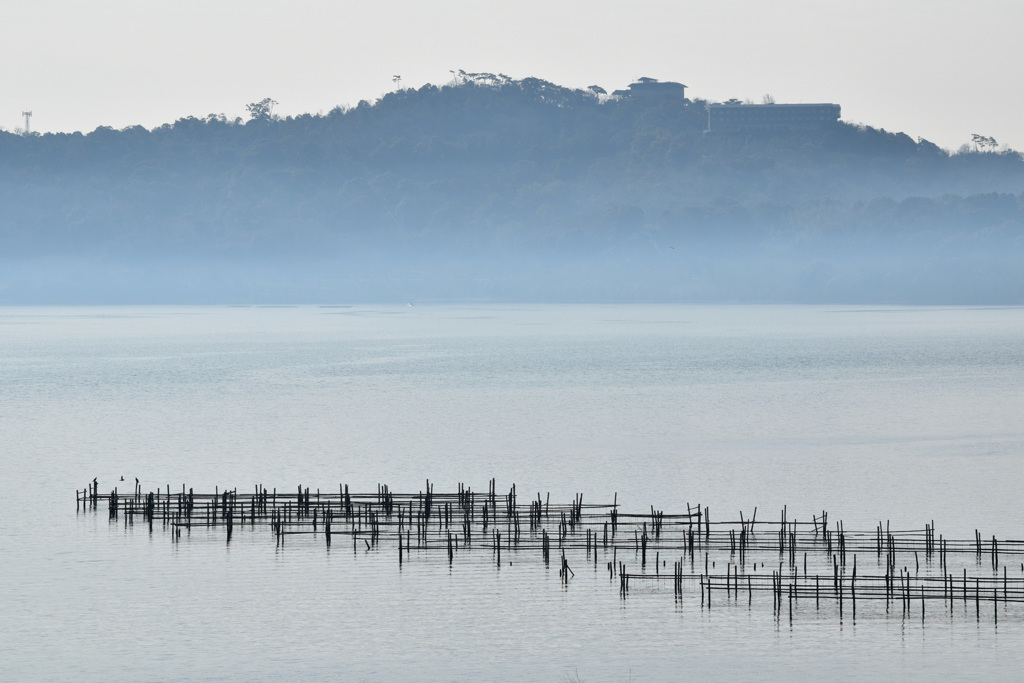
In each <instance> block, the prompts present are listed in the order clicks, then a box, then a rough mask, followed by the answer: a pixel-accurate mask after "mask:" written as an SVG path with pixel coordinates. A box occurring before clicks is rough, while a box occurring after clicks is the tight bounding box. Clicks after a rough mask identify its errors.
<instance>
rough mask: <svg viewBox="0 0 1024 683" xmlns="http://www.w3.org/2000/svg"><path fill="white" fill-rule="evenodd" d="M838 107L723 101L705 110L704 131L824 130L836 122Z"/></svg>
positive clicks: (833, 105) (832, 105) (830, 105)
mask: <svg viewBox="0 0 1024 683" xmlns="http://www.w3.org/2000/svg"><path fill="white" fill-rule="evenodd" d="M839 115H840V108H839V105H838V104H742V103H739V102H725V103H723V104H712V105H710V106H709V107H708V130H709V131H710V132H731V131H743V130H771V129H808V128H824V127H826V126H830V125H833V124H835V122H836V121H838V120H839Z"/></svg>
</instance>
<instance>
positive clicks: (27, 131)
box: [21, 111, 32, 135]
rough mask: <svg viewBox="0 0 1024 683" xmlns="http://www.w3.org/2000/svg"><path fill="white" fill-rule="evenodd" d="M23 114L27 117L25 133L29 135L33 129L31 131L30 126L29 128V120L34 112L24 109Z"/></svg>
mask: <svg viewBox="0 0 1024 683" xmlns="http://www.w3.org/2000/svg"><path fill="white" fill-rule="evenodd" d="M21 115H22V116H24V117H25V135H28V134H29V133H30V132H31V131H29V128H28V120H29V119H30V118H32V112H30V111H23V112H21Z"/></svg>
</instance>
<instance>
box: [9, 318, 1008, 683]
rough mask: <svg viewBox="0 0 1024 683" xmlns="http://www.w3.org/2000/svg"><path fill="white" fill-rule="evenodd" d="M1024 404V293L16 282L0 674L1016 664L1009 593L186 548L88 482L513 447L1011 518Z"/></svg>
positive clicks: (570, 480)
mask: <svg viewBox="0 0 1024 683" xmlns="http://www.w3.org/2000/svg"><path fill="white" fill-rule="evenodd" d="M1022 413H1024V310H1022V309H1019V308H996V309H980V308H955V309H938V308H871V309H864V308H848V307H681V306H530V307H511V306H478V307H474V306H445V307H440V306H438V307H371V306H353V307H344V308H342V307H298V308H255V307H254V308H217V307H196V308H169V307H152V308H67V309H64V308H7V309H0V462H2V470H0V471H2V477H0V511H2V515H0V553H2V554H0V557H2V562H3V566H2V569H0V678H2V679H4V680H57V679H60V680H69V679H72V678H73V679H75V680H82V681H90V680H138V679H147V680H148V679H153V680H181V679H203V680H231V681H234V680H250V679H274V680H284V679H287V680H296V679H297V680H304V679H331V680H335V679H343V680H399V679H401V680H405V681H418V680H467V681H470V680H471V681H477V680H551V681H559V680H570V679H571V680H576V679H577V678H578V679H579V680H583V681H627V680H633V681H644V680H678V679H680V678H693V679H698V680H706V679H714V680H733V681H734V680H766V679H780V678H785V679H812V678H814V679H821V678H822V677H829V678H838V679H864V678H876V677H880V676H886V677H888V678H896V679H930V678H935V677H938V676H944V677H953V678H976V677H980V676H987V677H992V678H998V679H1012V678H1017V677H1018V676H1019V672H1020V671H1021V670H1024V615H1019V616H1018V618H1017V619H1016V620H1014V619H1009V618H1007V619H1002V620H1001V621H1000V623H999V625H998V627H996V626H994V625H993V624H992V623H991V621H986V620H982V622H981V623H980V624H977V623H975V622H973V621H970V620H966V619H963V618H960V617H957V618H954V619H952V620H951V619H949V618H946V619H944V620H943V619H942V618H939V617H938V616H936V618H935V619H934V620H931V619H929V621H928V622H927V623H926V624H925V625H924V626H923V627H922V626H921V624H920V622H919V621H914V620H908V621H904V620H902V619H901V618H899V617H889V618H885V617H882V616H876V617H874V618H863V619H861V620H860V621H858V623H857V624H856V625H852V624H850V623H844V624H843V625H840V624H839V623H838V620H837V619H835V618H833V617H834V615H831V614H828V613H822V614H815V613H814V612H813V611H808V612H806V613H804V614H803V615H802V616H800V617H799V618H797V619H795V620H794V622H793V624H792V625H790V624H788V623H785V622H783V623H781V624H779V623H776V622H775V621H774V620H773V618H772V615H771V609H770V607H767V608H762V609H757V608H756V607H755V609H754V610H752V611H748V610H747V609H745V608H723V609H720V610H718V609H716V610H715V611H712V612H707V611H702V610H701V609H700V607H699V596H698V598H697V603H696V604H694V603H693V602H692V601H691V602H689V603H687V602H686V601H684V604H683V606H682V607H679V606H678V605H676V604H675V603H674V601H673V599H672V596H671V591H670V590H669V592H668V593H667V594H665V593H658V592H652V593H644V592H642V591H640V592H637V593H636V594H634V595H631V596H630V598H629V600H627V601H625V602H623V601H622V600H620V598H619V596H618V592H617V584H615V585H613V584H610V583H609V581H608V578H607V573H606V572H605V573H602V571H591V570H582V569H581V570H580V571H578V572H577V577H576V578H575V579H574V580H573V581H572V582H571V583H570V585H569V587H568V588H563V587H562V586H561V584H560V582H559V578H558V571H557V568H556V567H554V566H552V568H551V569H550V570H547V569H545V568H544V567H543V565H542V564H541V563H540V562H537V561H536V559H535V558H523V560H522V561H518V560H514V561H513V565H512V566H511V567H507V568H503V569H502V570H501V571H497V570H496V569H495V568H494V567H492V566H491V565H490V563H489V561H490V557H489V554H487V556H486V557H484V556H483V555H484V554H483V553H481V557H480V558H479V559H474V558H473V556H471V555H469V556H466V557H467V559H466V561H465V562H463V563H461V564H460V563H456V564H455V566H454V567H452V568H451V569H449V567H448V566H447V563H445V562H443V561H440V560H439V559H438V558H436V557H431V558H427V557H424V558H421V559H420V561H417V558H413V561H411V562H409V563H407V564H406V565H405V567H404V568H403V569H402V570H401V571H399V570H398V567H397V562H396V558H395V557H392V556H391V554H390V553H386V552H382V553H376V552H373V553H366V552H357V553H354V554H353V553H352V552H351V551H349V552H336V551H332V552H331V553H327V552H326V551H325V550H324V548H323V547H322V545H320V544H319V543H317V544H313V543H309V544H308V545H304V544H301V543H299V544H295V545H292V546H290V547H288V548H287V549H285V550H283V551H282V550H276V549H275V547H274V543H273V539H272V537H271V536H269V532H259V531H257V532H252V533H241V534H238V535H237V536H236V539H235V540H233V541H232V544H231V546H230V547H227V546H226V545H225V544H224V542H223V538H222V537H221V535H220V534H217V533H213V534H210V535H207V534H204V533H198V532H195V531H194V532H193V534H192V536H191V538H187V539H183V542H182V543H180V544H177V545H175V544H172V543H171V542H170V540H169V537H168V536H167V535H165V534H164V533H163V532H162V531H159V530H156V531H154V533H153V534H152V535H150V534H149V533H148V531H146V529H145V527H143V526H135V527H133V528H130V529H127V530H126V529H124V527H123V526H109V525H108V523H107V521H106V519H105V518H104V517H103V516H102V515H92V514H90V515H76V514H75V507H74V495H73V493H74V490H75V489H76V488H82V487H83V486H84V485H85V483H86V482H87V481H89V480H91V479H92V478H93V477H98V478H99V480H100V483H101V488H102V489H103V490H105V491H106V490H109V489H110V488H112V487H113V486H114V485H115V484H116V483H117V481H116V480H118V479H119V478H120V477H121V476H124V477H125V479H126V480H128V482H132V481H133V480H134V478H135V477H138V478H139V479H140V480H141V481H142V485H143V488H144V489H145V490H149V489H152V488H156V487H157V486H166V485H167V484H170V485H171V486H172V488H175V487H178V488H180V486H181V484H182V483H186V484H187V485H188V486H192V487H195V488H196V489H197V490H206V489H211V490H212V488H213V487H214V486H219V487H226V486H227V487H236V486H237V487H238V488H239V489H249V488H251V487H252V485H254V484H255V483H257V482H259V483H262V484H265V485H267V486H271V487H274V486H277V487H279V488H282V489H285V488H287V489H289V490H290V489H293V488H294V487H295V486H297V485H298V484H300V483H301V484H303V485H306V486H310V487H312V488H314V489H315V488H316V487H322V488H324V489H325V490H327V489H330V490H335V489H336V487H337V485H338V483H339V482H344V483H347V484H349V485H350V486H351V487H353V488H355V489H359V490H374V489H375V487H376V484H377V483H378V482H383V483H387V484H389V485H390V486H391V487H392V489H396V490H403V491H418V490H420V489H421V488H422V487H423V482H424V480H425V479H427V478H429V479H430V480H431V481H433V482H436V485H437V488H438V490H440V489H445V490H450V489H454V488H455V486H456V484H457V483H458V482H467V483H468V484H470V485H471V486H473V487H474V488H476V489H480V490H482V489H484V488H485V487H486V482H487V481H488V480H489V479H490V478H491V477H496V478H497V480H498V484H499V489H501V488H505V489H507V487H508V486H509V485H510V484H511V483H512V482H515V483H516V484H517V488H518V490H519V491H520V493H521V495H524V496H530V495H533V494H534V493H535V492H551V494H552V499H553V500H554V499H561V500H569V499H571V498H572V496H573V494H575V493H576V492H580V491H582V492H584V495H585V497H586V498H587V499H589V500H610V499H611V498H612V497H613V496H614V495H615V494H618V500H619V502H620V503H623V504H624V506H625V507H626V508H628V509H632V510H637V511H640V510H643V509H647V508H649V506H650V505H652V504H653V505H655V506H656V507H659V508H662V509H665V510H667V511H677V510H680V509H681V508H684V507H685V505H686V504H687V502H689V503H692V504H695V503H697V502H698V501H699V502H701V503H703V504H704V505H707V506H709V507H710V509H711V512H712V515H713V516H717V517H719V518H724V517H729V518H736V517H737V513H738V512H739V511H741V510H742V511H744V513H745V514H747V513H748V512H749V511H751V510H753V508H754V507H755V506H757V507H758V510H759V517H760V516H761V515H762V514H765V515H766V514H769V513H768V512H760V511H770V514H771V516H772V517H773V518H774V516H775V515H776V514H777V511H778V510H779V509H781V507H782V506H783V505H787V506H788V510H789V514H790V517H791V518H792V517H794V516H795V517H797V518H804V519H807V518H809V517H810V515H811V514H812V513H814V512H817V511H819V510H822V509H827V510H829V511H830V519H840V518H841V519H843V520H844V521H845V523H846V526H847V527H848V528H850V527H855V528H868V529H870V528H873V527H874V525H875V524H876V523H877V522H878V521H879V520H891V523H892V524H893V525H894V526H895V527H897V528H900V527H902V528H921V527H922V526H923V525H924V523H925V522H926V521H931V520H933V519H934V520H935V523H936V525H937V527H938V530H939V532H940V533H944V534H945V535H946V536H947V537H948V536H963V537H973V534H974V529H975V528H979V529H981V531H982V533H983V534H988V535H991V534H998V535H999V536H1000V538H1003V537H1007V538H1024V509H1022V506H1021V504H1020V500H1021V492H1022V490H1024V426H1022V425H1024V421H1022V420H1021V417H1020V416H1021V415H1022ZM128 488H129V489H130V484H129V485H128Z"/></svg>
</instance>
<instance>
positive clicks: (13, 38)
mask: <svg viewBox="0 0 1024 683" xmlns="http://www.w3.org/2000/svg"><path fill="white" fill-rule="evenodd" d="M1022 29H1024V0H975V1H974V2H964V1H963V0H957V1H949V0H895V1H894V0H888V1H886V2H882V1H876V0H863V1H847V2H838V1H834V0H775V1H774V2H763V1H756V2H754V1H749V0H701V1H700V2H690V1H688V0H671V1H669V0H634V1H632V2H624V1H617V2H609V1H608V0H590V1H589V2H581V1H576V2H567V1H564V0H518V1H516V2H508V1H507V0H503V1H501V2H479V1H469V0H433V1H432V2H423V1H422V0H418V1H415V2H414V1H411V0H372V1H370V0H366V1H364V2H358V3H357V2H338V1H332V2H328V1H326V0H288V1H283V0H248V1H247V2H225V1H223V0H202V1H199V0H29V1H27V2H18V1H13V0H12V1H11V2H7V3H5V7H4V11H3V21H2V22H0V93H2V94H0V126H2V127H4V128H6V129H7V130H12V129H14V128H15V127H20V126H22V125H23V121H22V119H21V117H20V113H21V111H22V110H23V109H31V110H32V111H33V112H34V116H33V118H32V128H33V130H39V131H71V130H83V131H89V130H92V129H94V128H95V127H96V126H99V125H110V126H114V127H117V128H120V127H124V126H127V125H133V124H142V125H144V126H146V127H152V126H155V125H159V124H161V123H165V122H168V121H173V120H174V119H176V118H179V117H182V116H187V115H197V116H204V115H206V114H209V113H224V114H226V115H227V116H229V117H234V116H244V114H245V104H246V103H247V102H253V101H255V100H259V99H261V98H263V97H273V98H274V99H275V100H277V101H278V102H279V105H278V107H277V109H276V110H275V111H276V112H277V113H280V114H284V115H287V114H297V113H302V112H314V113H315V112H318V111H325V112H326V111H328V110H329V109H331V108H332V107H334V106H335V105H337V104H355V103H356V102H358V101H359V100H360V99H367V100H371V101H372V100H373V99H375V98H377V97H380V96H381V95H382V94H384V93H385V92H387V91H388V90H390V89H393V88H394V84H393V83H392V81H391V77H392V75H394V74H401V76H402V86H403V87H410V86H412V87H418V86H420V85H422V84H424V83H427V82H431V83H438V84H440V83H444V82H446V81H448V80H449V79H450V74H449V70H452V69H460V68H461V69H465V70H467V71H491V72H501V73H505V74H508V75H510V76H512V77H514V78H522V77H526V76H537V77H540V78H545V79H547V80H550V81H554V82H556V83H559V84H562V85H567V86H574V87H585V86H588V85H591V84H597V85H601V86H603V87H605V88H606V89H608V90H609V91H610V90H612V89H615V88H621V87H623V86H625V85H626V84H628V83H629V82H630V81H632V80H633V79H634V78H636V77H637V76H651V77H654V78H660V79H663V80H675V81H681V82H683V83H685V84H687V85H688V86H689V88H690V89H689V91H688V92H689V94H690V95H691V96H694V97H703V98H709V99H712V100H724V99H728V98H730V97H738V98H748V97H749V98H751V99H754V100H757V101H759V100H760V99H761V96H762V95H763V94H764V93H771V94H772V95H774V97H775V99H776V101H778V102H837V103H839V104H841V105H842V108H843V110H842V111H843V119H845V120H847V121H854V122H860V123H866V124H870V125H873V126H876V127H882V128H885V129H887V130H901V131H905V132H906V133H908V134H910V135H911V136H914V137H917V136H922V137H925V138H928V139H930V140H932V141H934V142H937V143H938V144H940V145H942V146H944V147H949V148H954V149H955V148H956V147H958V146H959V145H961V144H962V143H964V142H967V141H968V140H969V139H970V136H971V134H972V133H980V134H983V135H988V136H993V137H995V138H996V139H997V140H998V141H999V142H1001V143H1009V144H1010V145H1011V146H1012V147H1014V148H1015V149H1019V150H1024V127H1022V121H1024V87H1022V86H1024V83H1022V81H1024V78H1022V75H1021V73H1022V66H1024V41H1022V40H1021V32H1022Z"/></svg>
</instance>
